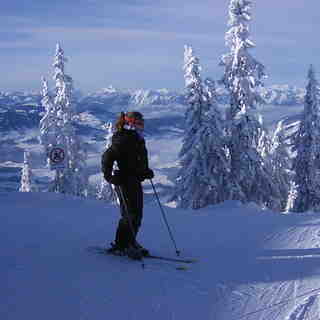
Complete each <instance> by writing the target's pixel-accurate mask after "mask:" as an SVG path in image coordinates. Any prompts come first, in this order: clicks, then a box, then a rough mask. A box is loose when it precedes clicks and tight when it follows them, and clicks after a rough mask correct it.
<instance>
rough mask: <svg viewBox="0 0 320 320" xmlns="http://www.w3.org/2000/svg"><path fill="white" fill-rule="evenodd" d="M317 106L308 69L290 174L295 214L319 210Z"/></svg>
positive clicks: (314, 85) (315, 86)
mask: <svg viewBox="0 0 320 320" xmlns="http://www.w3.org/2000/svg"><path fill="white" fill-rule="evenodd" d="M319 103H320V102H319V85H318V82H317V80H316V77H315V72H314V69H313V67H312V66H310V69H309V72H308V84H307V87H306V96H305V101H304V111H303V114H302V119H301V123H300V127H299V130H298V131H297V134H296V136H295V139H294V151H296V158H295V159H294V163H293V171H294V172H295V177H294V182H295V185H296V198H295V200H294V201H293V206H292V208H291V210H292V211H295V212H304V211H307V210H314V211H319V210H320V113H319Z"/></svg>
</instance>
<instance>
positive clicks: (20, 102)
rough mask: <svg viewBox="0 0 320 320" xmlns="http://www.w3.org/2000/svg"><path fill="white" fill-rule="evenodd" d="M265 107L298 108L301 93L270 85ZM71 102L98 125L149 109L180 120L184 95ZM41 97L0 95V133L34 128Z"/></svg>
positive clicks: (223, 99)
mask: <svg viewBox="0 0 320 320" xmlns="http://www.w3.org/2000/svg"><path fill="white" fill-rule="evenodd" d="M261 93H262V96H263V98H264V99H265V102H266V104H267V105H279V106H281V105H302V104H303V99H304V95H305V90H304V89H301V88H297V87H292V86H289V85H274V86H271V87H267V88H263V89H262V92H261ZM217 99H218V102H219V103H220V104H227V103H228V99H229V97H228V93H227V91H226V90H225V89H224V88H217ZM75 102H76V104H77V109H78V111H79V112H80V113H82V112H88V113H90V114H94V115H95V117H98V118H99V119H100V120H101V121H103V122H104V121H110V120H113V119H114V117H115V114H116V113H118V112H119V111H127V110H128V109H136V110H141V111H143V110H146V109H148V114H149V115H150V114H151V113H152V112H151V111H152V109H153V108H155V109H157V111H159V109H161V111H162V114H163V112H164V111H165V110H166V109H168V111H170V113H171V115H172V113H174V114H175V115H176V116H177V117H179V118H180V117H182V116H183V114H184V113H183V111H184V107H185V106H186V94H185V92H183V91H182V92H178V91H172V90H168V89H159V90H123V89H115V88H114V87H112V86H110V87H108V88H104V89H102V90H99V91H97V92H94V93H90V94H86V95H83V94H81V93H80V92H76V95H75ZM43 111H44V110H43V108H42V107H41V95H40V93H37V92H23V91H16V92H0V131H8V130H15V129H16V130H18V129H21V128H32V127H35V126H38V124H39V120H40V118H41V112H43Z"/></svg>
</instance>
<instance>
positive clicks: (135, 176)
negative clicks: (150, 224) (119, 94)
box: [101, 111, 154, 258]
mask: <svg viewBox="0 0 320 320" xmlns="http://www.w3.org/2000/svg"><path fill="white" fill-rule="evenodd" d="M115 127H116V132H115V133H114V134H113V136H112V143H111V146H110V147H109V148H108V149H107V150H106V151H105V152H104V153H103V155H102V161H101V167H102V172H103V175H104V178H105V179H106V181H107V182H109V183H111V184H113V185H114V186H115V191H116V193H117V196H118V198H119V201H120V213H121V218H120V220H119V224H118V228H117V231H116V236H115V242H114V243H111V248H110V249H108V251H109V252H110V253H114V254H120V255H129V256H130V255H133V256H135V257H136V258H139V257H142V256H147V255H149V252H148V250H147V249H145V248H143V247H142V246H141V245H140V244H138V242H137V240H136V236H137V233H138V231H139V228H140V226H141V221H142V216H143V190H142V184H141V182H142V181H144V180H145V179H152V178H153V177H154V173H153V171H152V170H151V169H150V168H149V162H148V152H147V149H146V145H145V139H144V137H143V129H144V119H143V115H142V114H141V113H140V112H137V111H132V112H127V113H123V112H122V113H121V115H120V117H119V119H118V120H117V122H116V124H115ZM115 162H116V163H117V166H118V169H117V170H114V171H113V165H114V163H115Z"/></svg>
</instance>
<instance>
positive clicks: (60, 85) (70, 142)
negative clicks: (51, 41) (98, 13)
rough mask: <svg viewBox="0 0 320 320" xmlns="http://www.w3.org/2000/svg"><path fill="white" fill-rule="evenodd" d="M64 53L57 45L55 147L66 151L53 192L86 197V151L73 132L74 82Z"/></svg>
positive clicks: (55, 58)
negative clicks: (67, 72) (63, 165)
mask: <svg viewBox="0 0 320 320" xmlns="http://www.w3.org/2000/svg"><path fill="white" fill-rule="evenodd" d="M66 61H67V59H66V58H65V56H64V51H63V50H62V48H61V46H60V45H59V44H57V47H56V54H55V57H54V63H53V67H54V76H53V79H54V81H55V99H54V108H55V112H56V115H57V131H58V132H57V134H56V141H55V142H56V144H57V145H58V146H60V147H61V148H62V149H63V150H64V152H65V158H66V159H65V164H66V165H65V167H64V168H59V169H56V175H55V179H54V183H53V186H52V188H51V189H52V191H55V192H61V193H68V194H72V195H77V196H87V192H88V191H87V186H88V174H87V170H86V163H85V160H86V151H85V150H84V148H83V143H81V141H80V138H79V137H78V135H77V133H76V128H75V118H76V110H75V103H74V101H73V80H72V78H71V77H70V76H69V75H67V74H66V73H65V62H66Z"/></svg>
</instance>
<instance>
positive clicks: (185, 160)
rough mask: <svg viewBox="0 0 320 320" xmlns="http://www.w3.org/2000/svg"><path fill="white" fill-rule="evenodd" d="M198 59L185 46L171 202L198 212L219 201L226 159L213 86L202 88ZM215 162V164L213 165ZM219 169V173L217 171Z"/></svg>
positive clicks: (220, 121) (221, 199)
mask: <svg viewBox="0 0 320 320" xmlns="http://www.w3.org/2000/svg"><path fill="white" fill-rule="evenodd" d="M200 71H201V67H200V64H199V59H198V58H197V57H196V56H195V55H194V52H193V49H192V47H189V46H185V53H184V72H185V73H184V77H185V85H186V91H187V101H188V108H187V110H186V114H185V133H184V137H183V144H182V148H181V150H180V153H179V158H180V164H181V169H180V171H179V173H178V178H177V181H176V186H175V194H174V197H173V200H175V201H177V204H178V206H180V207H182V208H192V209H198V208H202V207H205V206H207V205H209V204H212V203H217V202H220V201H223V200H224V198H225V195H224V192H225V190H224V188H223V187H224V186H223V185H222V184H223V183H222V182H225V176H224V175H225V174H226V168H225V167H227V165H226V163H227V160H226V156H225V152H224V151H225V150H224V149H223V142H222V141H223V137H221V135H222V134H223V133H222V129H221V123H222V120H221V116H220V113H219V111H218V109H217V106H216V104H215V101H214V99H215V91H214V90H213V86H211V87H210V86H205V85H204V84H203V82H202V79H201V75H200ZM214 161H216V163H215V165H213V162H214ZM219 169H220V170H219Z"/></svg>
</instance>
